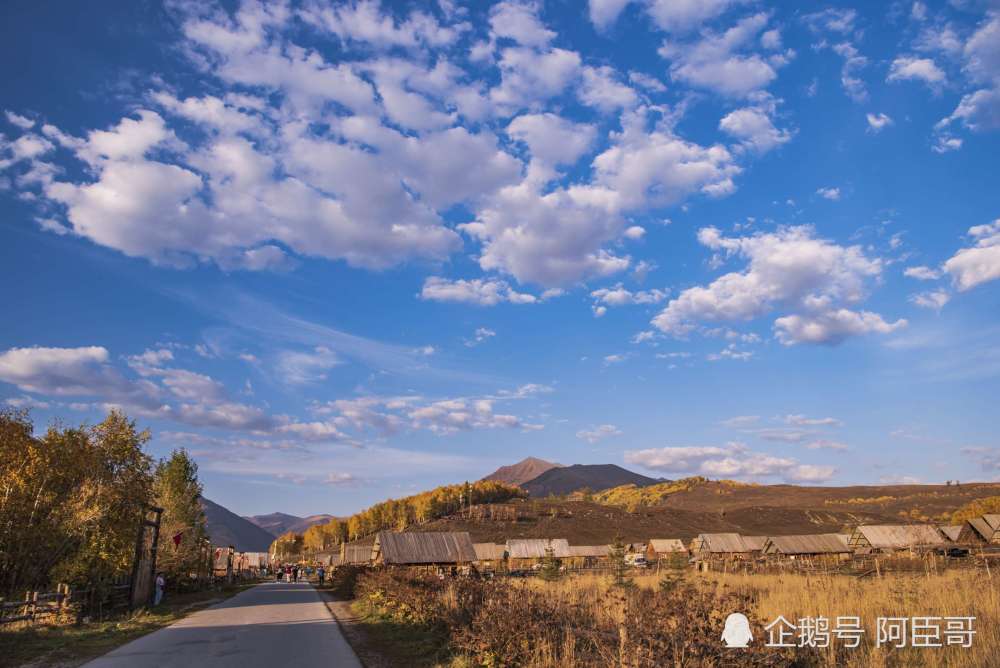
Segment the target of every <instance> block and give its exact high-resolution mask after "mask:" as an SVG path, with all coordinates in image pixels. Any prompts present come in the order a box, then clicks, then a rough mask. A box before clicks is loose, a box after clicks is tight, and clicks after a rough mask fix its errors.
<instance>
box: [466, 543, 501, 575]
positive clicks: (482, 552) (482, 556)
mask: <svg viewBox="0 0 1000 668" xmlns="http://www.w3.org/2000/svg"><path fill="white" fill-rule="evenodd" d="M472 549H474V550H475V551H476V569H477V570H479V571H481V572H487V571H490V572H493V573H497V572H500V571H503V570H505V568H506V564H507V546H506V545H499V544H497V543H473V545H472Z"/></svg>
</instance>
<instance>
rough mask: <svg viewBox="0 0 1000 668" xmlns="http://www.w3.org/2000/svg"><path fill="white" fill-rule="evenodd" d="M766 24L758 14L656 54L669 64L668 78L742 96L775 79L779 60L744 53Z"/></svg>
mask: <svg viewBox="0 0 1000 668" xmlns="http://www.w3.org/2000/svg"><path fill="white" fill-rule="evenodd" d="M767 22H768V15H767V14H765V13H758V14H754V15H752V16H748V17H746V18H743V19H741V20H740V21H738V22H737V23H736V24H735V25H734V26H733V27H732V28H729V29H728V30H726V31H725V32H724V33H721V34H719V33H711V32H706V33H704V34H703V35H702V37H701V39H700V40H698V41H697V42H694V43H678V42H671V41H668V42H665V43H664V44H663V45H662V46H661V47H660V49H659V51H658V53H659V54H660V55H661V56H662V57H663V58H665V59H667V60H669V61H670V76H671V78H672V79H674V80H675V81H683V82H685V83H688V84H690V85H692V86H697V87H699V88H707V89H710V90H713V91H716V92H718V93H721V94H723V95H729V96H732V97H746V96H748V95H749V94H751V93H753V92H755V91H758V90H760V89H762V88H765V87H766V86H767V85H768V84H770V83H771V82H772V81H773V80H774V79H775V78H776V77H777V73H776V72H775V65H777V66H780V65H782V64H784V63H783V61H782V60H775V59H765V58H764V57H762V56H760V55H759V54H757V53H746V52H741V51H744V50H745V49H746V48H747V47H750V46H753V45H754V43H755V39H756V37H757V35H758V34H759V33H760V32H761V30H763V29H764V27H765V26H766V25H767Z"/></svg>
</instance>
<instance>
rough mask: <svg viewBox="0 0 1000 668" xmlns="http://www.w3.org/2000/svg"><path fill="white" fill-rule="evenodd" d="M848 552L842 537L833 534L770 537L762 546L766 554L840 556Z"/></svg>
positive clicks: (848, 549)
mask: <svg viewBox="0 0 1000 668" xmlns="http://www.w3.org/2000/svg"><path fill="white" fill-rule="evenodd" d="M850 551H851V548H849V547H848V546H847V540H846V539H845V538H844V536H843V535H841V534H835V533H820V534H810V535H806V536H771V537H769V538H768V539H767V543H766V544H765V546H764V552H765V553H766V554H842V553H845V552H850Z"/></svg>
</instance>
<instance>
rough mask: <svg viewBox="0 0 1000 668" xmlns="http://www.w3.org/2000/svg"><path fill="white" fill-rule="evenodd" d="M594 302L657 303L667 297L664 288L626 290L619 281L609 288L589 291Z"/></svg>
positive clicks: (618, 303)
mask: <svg viewBox="0 0 1000 668" xmlns="http://www.w3.org/2000/svg"><path fill="white" fill-rule="evenodd" d="M590 296H591V297H593V298H594V300H595V302H596V303H599V304H603V305H605V306H628V305H631V304H658V303H660V302H662V301H663V300H664V299H666V298H667V291H666V290H657V289H652V290H636V291H631V290H628V289H626V288H625V287H624V285H622V284H621V283H617V284H616V285H614V286H613V287H610V288H599V289H597V290H594V291H592V292H591V293H590Z"/></svg>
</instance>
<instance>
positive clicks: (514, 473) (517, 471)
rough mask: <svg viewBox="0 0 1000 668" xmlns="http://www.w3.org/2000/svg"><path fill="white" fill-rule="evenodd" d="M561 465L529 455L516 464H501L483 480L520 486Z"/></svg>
mask: <svg viewBox="0 0 1000 668" xmlns="http://www.w3.org/2000/svg"><path fill="white" fill-rule="evenodd" d="M561 467H562V464H553V463H552V462H547V461H545V460H544V459H538V458H537V457H527V458H525V459H522V460H521V461H519V462H518V463H516V464H511V465H510V466H501V467H500V468H498V469H497V470H496V471H494V472H493V473H491V474H489V475H488V476H486V477H485V478H483V480H494V481H496V482H506V483H509V484H511V485H519V486H520V485H523V484H524V483H526V482H528V481H529V480H534V479H535V478H537V477H538V476H540V475H542V474H543V473H545V472H546V471H550V470H552V469H555V468H561Z"/></svg>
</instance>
